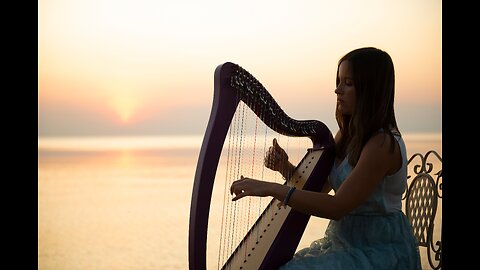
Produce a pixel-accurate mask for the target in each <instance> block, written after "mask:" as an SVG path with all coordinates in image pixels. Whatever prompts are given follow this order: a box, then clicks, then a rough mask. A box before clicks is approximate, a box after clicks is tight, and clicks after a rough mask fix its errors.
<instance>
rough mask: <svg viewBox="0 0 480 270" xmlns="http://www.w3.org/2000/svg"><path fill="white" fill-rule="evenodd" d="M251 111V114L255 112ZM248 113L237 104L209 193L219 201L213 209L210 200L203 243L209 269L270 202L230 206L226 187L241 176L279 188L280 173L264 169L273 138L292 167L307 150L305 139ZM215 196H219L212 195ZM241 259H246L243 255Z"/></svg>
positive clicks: (223, 259) (242, 202)
mask: <svg viewBox="0 0 480 270" xmlns="http://www.w3.org/2000/svg"><path fill="white" fill-rule="evenodd" d="M252 109H253V110H255V108H252ZM252 109H251V108H249V107H248V106H247V105H246V104H245V103H243V102H241V101H240V102H239V105H238V107H237V110H236V112H235V114H234V116H233V118H232V121H231V123H230V127H229V130H228V133H227V137H226V139H225V142H224V146H223V151H222V155H221V159H220V162H219V165H218V166H219V167H218V170H217V176H216V179H215V182H214V185H215V187H214V191H213V193H212V197H216V196H218V197H221V198H222V199H220V198H218V200H217V201H218V207H217V206H216V202H215V198H212V206H211V209H212V210H211V214H210V220H211V221H209V236H208V241H207V249H211V251H209V254H211V253H212V254H211V255H208V256H209V259H208V260H210V261H211V263H209V265H210V266H211V267H210V268H214V267H215V266H216V267H217V269H220V268H222V266H223V265H224V264H225V262H226V261H227V260H228V258H229V257H230V255H231V254H232V253H233V252H234V251H235V249H236V248H237V246H238V245H239V244H240V242H241V241H242V240H243V239H244V238H245V236H246V234H247V233H248V231H249V230H250V229H251V227H252V226H253V225H254V224H255V222H256V221H257V219H258V218H259V217H260V215H261V214H262V213H263V211H264V210H265V208H266V207H267V205H268V204H269V203H270V201H271V199H272V198H271V197H247V198H244V199H241V200H239V201H236V202H232V201H231V199H232V195H230V186H231V184H232V183H233V181H235V180H237V179H240V177H241V175H243V176H245V177H251V178H255V179H260V180H268V181H274V182H277V183H281V184H283V183H284V182H285V180H284V179H283V178H282V176H281V175H280V173H278V172H274V171H272V170H270V169H268V168H266V167H265V165H264V158H265V153H266V152H267V151H268V148H269V147H270V146H271V145H272V141H273V138H277V141H278V143H279V144H280V146H281V147H282V148H283V149H284V150H285V151H286V152H287V153H288V155H289V160H290V162H291V163H292V164H294V165H296V164H297V163H298V162H299V161H300V159H301V158H302V157H303V155H304V154H305V152H306V149H307V148H308V147H311V142H310V140H309V139H308V138H293V137H288V136H284V135H281V134H279V133H277V132H275V131H273V130H272V129H270V128H269V127H268V125H267V124H271V123H264V122H263V121H262V120H260V119H259V118H261V119H264V118H263V117H258V116H257V115H256V114H255V113H254V112H253V110H252ZM262 114H265V112H260V116H262ZM292 141H294V142H296V141H298V143H292ZM302 141H303V142H302ZM305 142H306V143H305ZM219 143H221V142H219ZM290 148H293V149H290ZM217 192H218V193H219V194H218V195H215V194H216V193H217ZM220 212H221V213H220ZM267 218H268V217H267ZM270 218H272V217H270ZM212 219H217V220H216V223H217V225H216V224H215V222H214V223H212ZM259 234H260V232H259V231H258V230H257V231H256V232H255V233H254V234H252V235H249V236H248V237H252V238H255V239H256V240H257V241H258V239H259ZM213 253H215V254H213ZM242 256H245V257H246V256H247V254H242Z"/></svg>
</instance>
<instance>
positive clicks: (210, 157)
mask: <svg viewBox="0 0 480 270" xmlns="http://www.w3.org/2000/svg"><path fill="white" fill-rule="evenodd" d="M240 100H241V101H243V102H244V103H245V104H247V105H248V107H249V108H250V109H252V111H253V112H254V113H255V114H256V115H257V116H258V117H259V118H260V119H261V120H262V121H263V122H264V123H265V124H266V125H268V126H269V128H271V129H273V130H274V131H276V132H278V133H280V134H283V135H286V136H292V137H309V138H310V139H311V140H312V143H313V148H312V149H323V151H324V152H323V154H322V157H321V159H320V160H319V162H318V163H317V165H316V167H315V168H314V169H313V171H312V173H311V175H310V176H309V178H308V179H307V180H306V182H305V185H304V187H303V189H306V190H312V191H319V190H321V188H322V187H323V184H324V183H325V180H326V178H327V176H328V174H329V172H330V169H331V166H332V165H333V160H334V140H333V137H332V134H331V132H330V130H329V129H328V128H327V126H326V125H325V124H324V123H322V122H321V121H317V120H294V119H292V118H290V117H289V116H287V115H286V114H285V113H284V112H283V110H282V109H281V108H280V106H279V105H278V104H277V103H276V102H275V100H274V99H273V98H272V96H271V95H270V94H269V93H268V91H267V90H266V89H265V88H264V87H263V86H262V84H261V83H260V82H259V81H258V80H256V79H255V78H254V77H253V76H252V75H251V74H250V73H248V72H247V71H246V70H244V69H243V68H242V67H240V66H239V65H237V64H234V63H230V62H226V63H224V64H221V65H219V66H217V68H216V69H215V75H214V97H213V105H212V110H211V113H210V118H209V121H208V125H207V129H206V132H205V135H204V138H203V142H202V146H201V149H200V154H199V158H198V163H197V168H196V172H195V180H194V185H193V192H192V200H191V205H190V222H189V238H188V259H189V269H190V270H193V269H195V270H198V269H200V270H204V269H206V260H207V259H206V250H207V245H206V244H207V228H208V218H209V211H210V202H211V197H212V191H213V184H214V181H215V174H216V171H217V166H218V162H219V159H220V155H221V151H222V148H223V143H224V141H225V137H226V135H227V132H228V129H229V127H230V123H231V121H232V118H233V115H234V114H235V111H236V108H237V106H238V104H239V102H240ZM309 218H310V216H309V215H306V214H303V213H300V212H298V211H295V210H292V211H291V212H290V213H289V215H288V217H287V219H286V221H285V222H284V223H283V225H282V228H281V230H280V233H279V234H278V235H277V237H276V238H275V240H274V241H273V243H272V245H271V248H270V249H269V251H268V253H267V256H266V257H265V258H264V260H263V262H262V266H261V267H260V268H261V269H276V268H278V267H279V266H281V265H283V264H284V263H286V262H287V261H288V260H289V259H291V258H292V256H293V254H294V253H295V250H296V248H297V245H298V243H299V241H300V240H301V237H302V235H303V232H304V230H305V227H306V225H307V223H308V220H309ZM247 235H248V234H247Z"/></svg>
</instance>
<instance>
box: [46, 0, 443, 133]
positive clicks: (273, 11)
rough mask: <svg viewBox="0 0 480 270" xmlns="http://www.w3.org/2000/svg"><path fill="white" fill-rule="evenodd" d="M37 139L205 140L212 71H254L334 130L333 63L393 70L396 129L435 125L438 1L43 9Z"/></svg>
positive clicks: (116, 0) (289, 105)
mask: <svg viewBox="0 0 480 270" xmlns="http://www.w3.org/2000/svg"><path fill="white" fill-rule="evenodd" d="M38 12H39V13H38V14H39V21H38V37H39V40H38V55H39V57H38V68H39V69H38V93H39V95H38V96H39V98H38V106H39V109H38V128H39V133H38V134H39V136H63V135H116V134H119V135H127V134H138V135H157V134H186V133H188V134H203V133H204V131H205V127H206V124H207V122H208V117H209V114H210V109H211V103H212V97H213V74H214V70H215V68H216V66H217V65H219V64H222V63H224V62H227V61H230V62H234V63H237V64H239V65H241V66H242V67H243V68H245V69H246V70H248V71H249V72H250V73H252V74H253V75H254V76H255V77H256V78H257V79H258V80H259V81H260V82H262V84H263V85H264V86H265V87H266V88H267V89H268V90H269V92H270V93H271V94H272V96H273V97H274V98H275V99H276V100H277V102H278V103H279V104H280V106H281V107H282V108H283V109H284V111H285V112H286V113H287V114H289V115H290V116H291V117H292V118H295V119H299V120H300V119H317V120H321V121H323V122H324V123H325V124H326V125H327V126H328V127H329V128H330V129H331V130H332V131H336V130H337V125H336V122H335V119H334V108H335V100H336V97H335V94H334V92H333V91H334V88H335V72H336V67H337V62H338V59H340V58H341V57H342V56H343V55H344V54H345V53H347V52H348V51H350V50H352V49H356V48H358V47H364V46H374V47H377V48H380V49H383V50H385V51H387V52H388V53H389V54H390V55H391V57H392V59H393V61H394V64H395V72H396V101H395V102H396V107H395V109H396V114H397V122H398V124H399V126H400V128H401V130H402V131H405V132H440V131H441V128H442V124H441V118H442V104H441V100H442V43H441V40H442V17H441V13H442V4H441V1H438V0H422V1H418V0H402V1H398V0H362V1H356V0H351V1H346V0H344V1H331V0H328V1H321V0H317V1H313V0H312V1H305V0H296V1H293V0H292V1H281V0H272V1H270V0H269V1H261V0H256V1H250V0H242V1H228V0H218V1H214V0H207V1H205V0H204V1H194V0H190V1H184V0H175V1H172V0H169V1H158V0H151V1H147V0H40V1H39V10H38Z"/></svg>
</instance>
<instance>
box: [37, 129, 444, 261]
mask: <svg viewBox="0 0 480 270" xmlns="http://www.w3.org/2000/svg"><path fill="white" fill-rule="evenodd" d="M404 137H405V141H406V143H407V150H408V152H409V155H411V154H413V153H416V152H422V153H425V151H427V150H430V149H435V150H436V151H437V152H438V153H439V154H440V155H441V154H442V148H441V134H423V135H421V134H420V135H418V134H405V135H404ZM201 141H202V136H190V137H189V136H171V137H115V138H105V137H103V138H39V141H38V143H39V149H38V268H39V269H56V270H57V269H58V270H62V269H65V270H74V269H82V270H85V269H108V270H111V269H119V270H121V269H188V256H187V255H188V254H187V253H188V249H187V246H188V220H189V211H190V199H191V192H192V185H193V178H194V174H195V167H196V163H197V158H198V153H199V149H200V144H201ZM440 207H441V205H440ZM439 212H440V213H439V215H440V217H438V218H437V220H438V221H437V224H439V222H441V208H440V209H439ZM327 223H328V220H326V219H321V218H315V217H313V218H311V220H310V223H309V225H308V226H307V229H306V231H305V234H304V236H303V238H302V240H301V242H300V245H299V248H302V247H305V246H308V245H309V244H310V242H312V241H313V240H315V239H318V238H320V237H322V236H323V233H324V231H325V228H326V225H327ZM437 227H438V228H439V226H437ZM436 235H439V231H438V230H437V231H436ZM437 238H438V237H437ZM422 259H426V256H423V258H422ZM209 265H214V266H216V262H215V264H210V263H209Z"/></svg>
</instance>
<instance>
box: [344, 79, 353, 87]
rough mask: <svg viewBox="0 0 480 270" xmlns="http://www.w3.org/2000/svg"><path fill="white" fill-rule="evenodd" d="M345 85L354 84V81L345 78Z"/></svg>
mask: <svg viewBox="0 0 480 270" xmlns="http://www.w3.org/2000/svg"><path fill="white" fill-rule="evenodd" d="M345 85H346V86H353V81H352V80H345Z"/></svg>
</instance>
